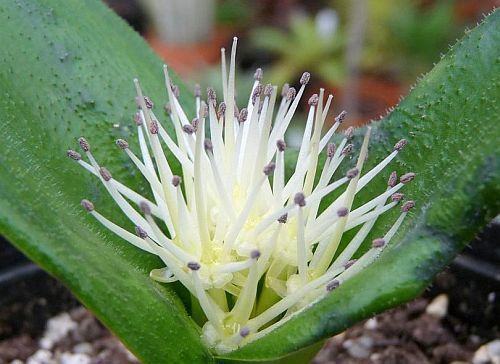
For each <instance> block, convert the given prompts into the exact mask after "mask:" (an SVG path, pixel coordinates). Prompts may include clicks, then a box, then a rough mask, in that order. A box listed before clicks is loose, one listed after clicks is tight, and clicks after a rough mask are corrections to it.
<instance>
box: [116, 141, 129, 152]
mask: <svg viewBox="0 0 500 364" xmlns="http://www.w3.org/2000/svg"><path fill="white" fill-rule="evenodd" d="M115 143H116V145H117V146H118V147H119V148H120V149H124V150H125V149H128V143H127V141H126V140H124V139H116V142H115Z"/></svg>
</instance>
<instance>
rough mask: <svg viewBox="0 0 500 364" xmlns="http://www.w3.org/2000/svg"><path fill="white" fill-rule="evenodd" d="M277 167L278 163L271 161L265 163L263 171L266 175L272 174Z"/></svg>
mask: <svg viewBox="0 0 500 364" xmlns="http://www.w3.org/2000/svg"><path fill="white" fill-rule="evenodd" d="M275 168H276V164H275V163H274V162H269V163H268V164H266V165H265V167H264V169H263V170H262V172H264V174H265V175H266V176H270V175H271V174H272V173H273V172H274V169H275Z"/></svg>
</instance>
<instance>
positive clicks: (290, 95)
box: [286, 87, 297, 101]
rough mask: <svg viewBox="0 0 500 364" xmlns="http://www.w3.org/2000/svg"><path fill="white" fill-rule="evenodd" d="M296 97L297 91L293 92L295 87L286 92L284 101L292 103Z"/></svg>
mask: <svg viewBox="0 0 500 364" xmlns="http://www.w3.org/2000/svg"><path fill="white" fill-rule="evenodd" d="M296 95H297V90H295V87H289V88H288V90H287V92H286V100H287V101H292V100H293V99H294V98H295V96H296Z"/></svg>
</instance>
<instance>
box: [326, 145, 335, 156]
mask: <svg viewBox="0 0 500 364" xmlns="http://www.w3.org/2000/svg"><path fill="white" fill-rule="evenodd" d="M335 149H336V147H335V144H334V143H328V145H327V146H326V156H327V157H328V158H330V159H331V158H333V156H334V155H335Z"/></svg>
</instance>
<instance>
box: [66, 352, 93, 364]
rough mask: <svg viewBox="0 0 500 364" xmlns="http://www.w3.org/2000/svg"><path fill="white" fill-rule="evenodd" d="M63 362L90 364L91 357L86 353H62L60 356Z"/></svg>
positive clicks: (67, 363)
mask: <svg viewBox="0 0 500 364" xmlns="http://www.w3.org/2000/svg"><path fill="white" fill-rule="evenodd" d="M60 363H61V364H90V363H91V359H90V357H89V356H88V355H86V354H72V353H67V352H66V353H62V354H61V357H60Z"/></svg>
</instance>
